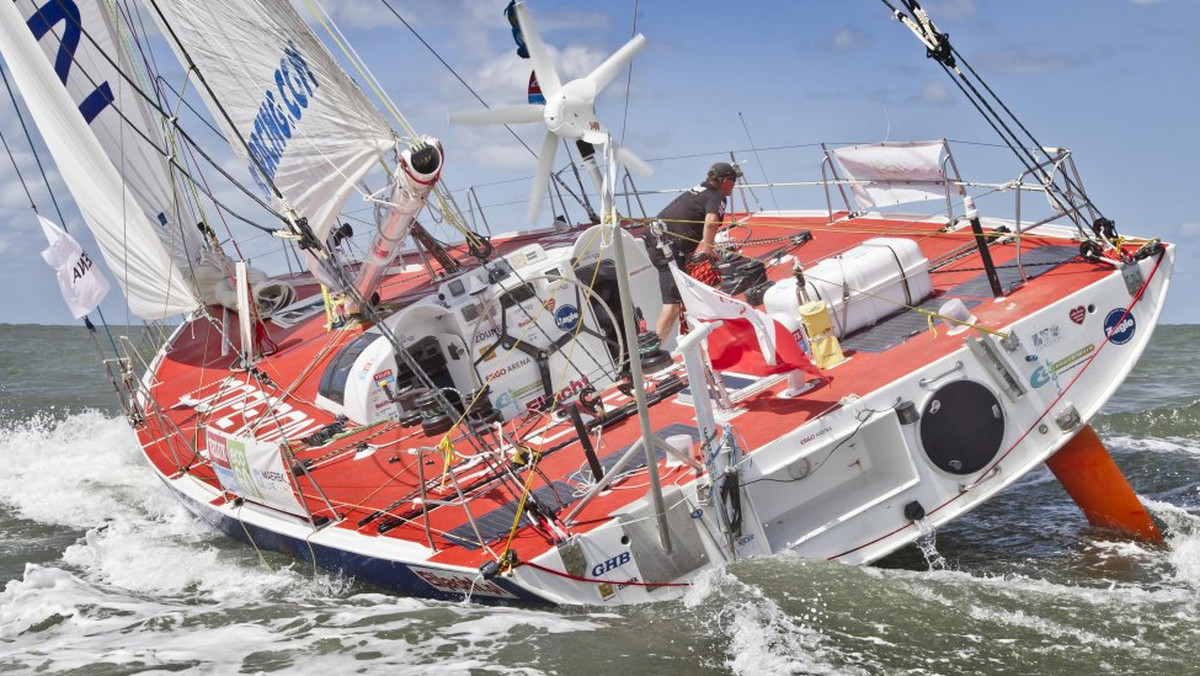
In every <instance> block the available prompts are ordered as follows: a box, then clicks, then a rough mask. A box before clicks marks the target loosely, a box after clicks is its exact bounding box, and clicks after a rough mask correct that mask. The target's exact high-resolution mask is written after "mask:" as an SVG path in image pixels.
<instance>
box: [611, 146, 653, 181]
mask: <svg viewBox="0 0 1200 676" xmlns="http://www.w3.org/2000/svg"><path fill="white" fill-rule="evenodd" d="M614 154H615V155H616V157H617V161H618V162H620V163H621V164H623V165H625V166H626V167H629V170H630V171H632V172H633V173H635V174H637V175H638V176H641V177H642V178H649V177H650V176H651V175H652V174H653V173H654V168H653V167H651V166H650V165H649V164H646V161H645V160H643V159H642V158H640V157H638V156H637V155H634V154H633V151H632V150H630V149H629V148H623V147H621V146H617V149H616V151H615V153H614Z"/></svg>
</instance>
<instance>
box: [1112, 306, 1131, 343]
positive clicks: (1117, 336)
mask: <svg viewBox="0 0 1200 676" xmlns="http://www.w3.org/2000/svg"><path fill="white" fill-rule="evenodd" d="M1136 332H1137V320H1135V319H1134V318H1133V313H1132V312H1126V311H1125V309H1124V308H1117V309H1116V310H1113V311H1111V312H1109V313H1108V314H1107V315H1105V317H1104V335H1106V336H1108V339H1109V340H1110V341H1112V342H1113V343H1116V344H1117V345H1124V344H1125V343H1128V342H1129V341H1130V340H1132V339H1133V334H1134V333H1136Z"/></svg>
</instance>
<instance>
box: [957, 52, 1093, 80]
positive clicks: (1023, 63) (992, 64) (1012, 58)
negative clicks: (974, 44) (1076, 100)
mask: <svg viewBox="0 0 1200 676" xmlns="http://www.w3.org/2000/svg"><path fill="white" fill-rule="evenodd" d="M977 64H978V66H979V68H980V69H981V70H984V71H987V72H990V73H999V74H1004V75H1035V74H1038V73H1053V72H1058V71H1064V70H1067V69H1069V68H1071V67H1072V66H1074V65H1075V63H1074V61H1073V60H1072V59H1071V58H1070V57H1068V56H1066V55H1064V54H1051V53H1049V52H1044V51H1039V50H1037V49H1032V48H1017V49H1013V50H1011V51H1004V52H991V53H988V54H984V55H983V56H982V57H981V58H979V59H978V60H977Z"/></svg>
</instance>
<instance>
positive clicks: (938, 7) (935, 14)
mask: <svg viewBox="0 0 1200 676" xmlns="http://www.w3.org/2000/svg"><path fill="white" fill-rule="evenodd" d="M1135 2H1136V0H1135ZM926 11H928V13H929V16H930V17H931V18H932V19H933V20H934V23H937V21H938V20H939V19H970V18H971V17H973V16H975V14H976V13H978V12H979V8H978V7H976V6H975V0H944V1H943V2H931V3H927V7H926Z"/></svg>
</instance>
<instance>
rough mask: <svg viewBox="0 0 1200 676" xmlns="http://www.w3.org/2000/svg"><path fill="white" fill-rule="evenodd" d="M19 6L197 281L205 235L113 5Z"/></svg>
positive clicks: (36, 1)
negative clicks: (180, 188)
mask: <svg viewBox="0 0 1200 676" xmlns="http://www.w3.org/2000/svg"><path fill="white" fill-rule="evenodd" d="M15 4H16V6H17V7H18V9H19V10H20V12H21V16H23V17H26V25H27V26H28V27H29V30H30V32H31V33H33V37H34V39H36V40H37V41H38V44H39V45H41V48H42V52H43V53H44V54H45V55H46V59H47V60H48V61H49V62H50V63H51V64H53V65H54V69H55V73H56V74H57V75H58V79H59V81H60V82H62V84H63V86H65V87H66V88H67V92H68V93H69V94H70V96H71V99H72V100H74V101H75V104H76V106H77V107H78V109H79V112H80V114H82V115H83V118H84V120H85V121H86V122H87V123H88V126H90V127H91V129H92V132H93V133H95V134H96V138H97V139H98V140H99V141H100V145H101V147H103V148H104V151H105V152H106V153H107V154H108V157H109V159H110V160H112V162H113V164H114V165H115V166H116V168H117V171H118V172H119V173H120V174H121V176H122V177H124V178H125V182H126V186H127V187H128V188H129V191H130V192H131V193H132V194H133V196H134V198H136V199H137V203H138V204H139V205H140V206H141V207H142V210H143V211H145V212H146V215H147V216H148V217H149V218H150V222H151V223H154V224H155V225H156V226H157V233H158V236H159V239H161V240H162V241H163V244H164V245H165V246H166V248H167V250H168V251H169V252H170V253H171V257H172V258H174V259H175V264H176V265H178V266H179V268H180V269H181V270H182V271H183V272H184V274H185V275H188V276H190V267H191V265H192V263H194V262H195V260H196V258H197V257H198V256H199V255H200V250H201V246H202V242H201V239H200V232H199V230H198V229H197V228H196V227H195V226H194V225H193V224H192V223H191V222H190V221H191V219H190V218H186V217H185V216H184V212H183V211H181V209H180V207H181V205H180V203H179V200H177V199H175V192H174V191H173V190H172V187H173V184H172V180H171V171H170V166H169V165H168V163H167V161H166V159H165V156H166V155H167V152H166V151H165V144H164V142H163V133H162V131H161V127H160V125H159V124H158V123H157V120H158V116H157V114H155V113H152V112H151V110H150V108H149V106H147V104H146V101H145V99H144V98H143V97H142V95H141V93H140V92H139V91H138V87H137V85H136V84H134V83H136V82H137V72H138V71H137V69H135V68H134V67H133V63H132V61H131V59H130V57H129V52H128V50H126V49H124V48H122V43H121V41H120V34H119V32H118V30H117V25H118V24H117V23H116V21H115V20H114V17H115V14H116V9H115V7H113V5H112V0H74V1H73V2H57V3H45V2H43V1H42V0H16V3H15ZM123 73H124V76H122V74H123Z"/></svg>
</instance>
